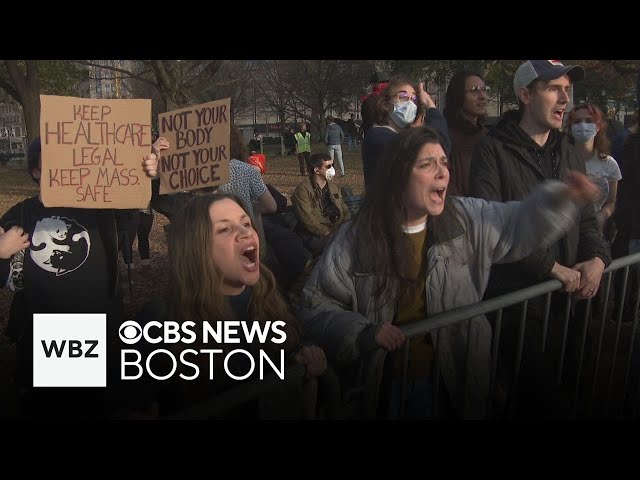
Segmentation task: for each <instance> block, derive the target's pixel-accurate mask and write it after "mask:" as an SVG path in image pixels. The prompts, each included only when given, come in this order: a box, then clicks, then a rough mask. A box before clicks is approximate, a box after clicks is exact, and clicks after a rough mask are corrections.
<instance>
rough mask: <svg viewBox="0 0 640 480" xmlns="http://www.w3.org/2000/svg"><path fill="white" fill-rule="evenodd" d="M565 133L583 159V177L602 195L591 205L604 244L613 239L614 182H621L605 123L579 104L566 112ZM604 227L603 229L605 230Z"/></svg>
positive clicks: (590, 107) (599, 115)
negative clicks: (587, 176) (585, 176)
mask: <svg viewBox="0 0 640 480" xmlns="http://www.w3.org/2000/svg"><path fill="white" fill-rule="evenodd" d="M567 133H568V134H569V136H570V137H571V138H573V142H574V145H575V146H576V149H577V150H578V152H579V154H580V156H581V157H582V158H583V159H584V165H585V168H586V171H587V175H589V178H590V179H591V181H592V182H593V183H595V184H596V185H597V186H598V188H600V191H601V192H602V195H601V197H600V198H599V199H598V201H596V202H595V204H594V207H595V211H596V219H597V221H598V229H599V230H600V233H601V234H603V236H604V238H605V240H606V241H608V242H612V241H613V239H614V237H615V227H614V226H613V224H612V223H611V221H612V216H613V212H614V211H615V207H616V196H617V193H618V181H619V180H620V179H621V178H622V175H621V174H620V167H619V166H618V163H617V162H616V160H615V159H614V158H613V157H612V156H611V155H609V152H610V143H609V137H608V136H607V123H606V121H604V119H603V115H602V111H601V110H600V109H599V108H598V107H597V106H595V105H593V104H590V103H582V104H580V105H577V106H576V107H574V108H573V110H571V112H569V117H568V120H567ZM605 225H606V226H607V228H606V229H605Z"/></svg>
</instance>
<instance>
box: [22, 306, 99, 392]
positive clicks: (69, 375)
mask: <svg viewBox="0 0 640 480" xmlns="http://www.w3.org/2000/svg"><path fill="white" fill-rule="evenodd" d="M106 334H107V316H106V314H104V313H87V314H82V313H36V314H34V315H33V386H34V387H106V386H107V351H106Z"/></svg>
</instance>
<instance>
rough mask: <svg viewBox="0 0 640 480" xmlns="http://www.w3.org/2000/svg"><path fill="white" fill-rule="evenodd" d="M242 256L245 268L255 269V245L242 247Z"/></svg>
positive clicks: (256, 254) (256, 263)
mask: <svg viewBox="0 0 640 480" xmlns="http://www.w3.org/2000/svg"><path fill="white" fill-rule="evenodd" d="M242 256H243V257H245V258H246V261H244V262H243V265H242V266H243V267H244V268H246V269H247V270H255V268H256V267H257V265H258V249H257V248H256V247H255V245H250V246H248V247H247V248H245V249H244V251H243V252H242Z"/></svg>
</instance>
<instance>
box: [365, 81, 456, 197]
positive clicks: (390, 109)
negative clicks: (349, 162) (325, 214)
mask: <svg viewBox="0 0 640 480" xmlns="http://www.w3.org/2000/svg"><path fill="white" fill-rule="evenodd" d="M375 118H376V120H375V123H374V125H373V126H372V127H371V128H370V129H369V130H368V131H367V134H366V135H365V137H364V140H363V142H362V169H363V173H364V183H365V188H366V187H367V186H368V185H369V184H370V183H371V179H372V178H373V175H374V172H375V170H376V167H377V166H378V164H379V163H380V162H381V161H382V159H383V158H384V150H385V148H386V147H387V146H388V145H389V143H390V142H391V140H392V139H393V138H394V137H395V136H396V135H397V133H398V132H399V131H401V130H404V129H405V128H409V127H411V126H413V127H416V126H422V125H425V126H430V127H432V128H434V129H435V130H436V131H437V132H438V133H439V134H440V135H441V136H442V144H443V147H444V149H445V152H447V153H448V152H450V151H451V142H450V140H449V130H448V128H447V122H446V121H445V119H444V117H443V116H442V113H440V110H438V109H437V108H436V104H435V102H434V101H433V99H432V98H431V96H430V95H429V94H428V93H427V92H426V91H425V90H424V85H423V84H422V83H420V85H416V84H415V83H414V82H412V81H411V80H410V79H409V78H407V77H405V76H404V75H396V76H394V77H392V78H391V80H390V81H389V85H388V86H387V88H385V89H384V90H383V91H382V92H381V93H380V95H379V96H378V100H377V104H376V116H375Z"/></svg>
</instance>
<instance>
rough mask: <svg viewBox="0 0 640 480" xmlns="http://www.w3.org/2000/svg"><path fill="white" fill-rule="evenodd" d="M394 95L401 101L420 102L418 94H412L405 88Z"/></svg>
mask: <svg viewBox="0 0 640 480" xmlns="http://www.w3.org/2000/svg"><path fill="white" fill-rule="evenodd" d="M394 97H396V98H397V99H398V100H400V101H401V102H413V103H417V102H418V97H417V96H415V95H410V94H409V93H408V92H405V91H404V90H403V91H402V92H398V93H396V94H395V95H394Z"/></svg>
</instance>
